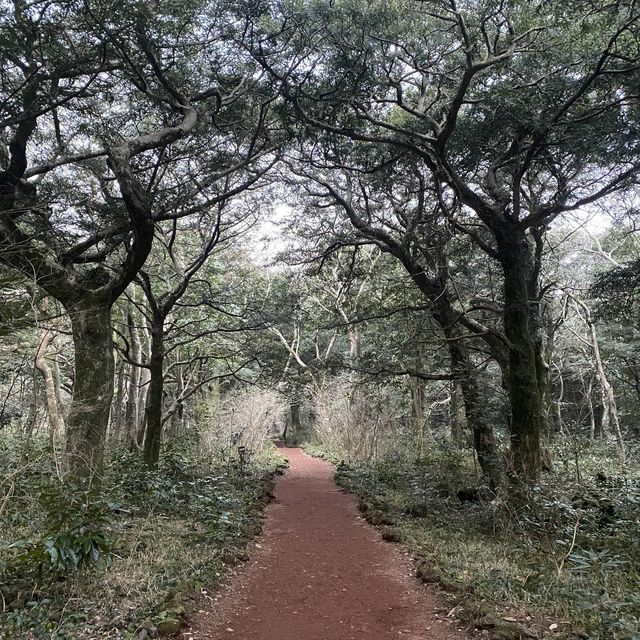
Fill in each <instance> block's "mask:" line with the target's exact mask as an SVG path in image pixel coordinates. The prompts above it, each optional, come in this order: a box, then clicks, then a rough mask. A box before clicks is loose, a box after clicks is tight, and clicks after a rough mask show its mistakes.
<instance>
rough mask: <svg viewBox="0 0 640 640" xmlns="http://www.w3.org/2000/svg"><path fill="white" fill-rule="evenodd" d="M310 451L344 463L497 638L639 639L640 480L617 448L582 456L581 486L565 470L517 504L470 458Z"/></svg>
mask: <svg viewBox="0 0 640 640" xmlns="http://www.w3.org/2000/svg"><path fill="white" fill-rule="evenodd" d="M307 451H309V452H310V453H315V454H316V455H318V454H323V455H327V456H328V457H330V458H331V459H333V461H334V462H336V463H337V464H338V468H337V473H336V479H337V481H338V483H339V485H341V486H342V487H343V488H345V489H347V490H349V491H351V492H354V493H356V494H357V495H358V496H359V497H360V507H361V510H362V511H363V512H364V515H365V517H366V518H367V520H369V522H371V523H373V524H377V525H383V526H384V529H383V536H384V537H385V538H386V539H389V540H394V541H400V542H402V543H403V544H404V545H406V546H407V547H408V548H409V549H410V550H411V551H412V552H413V553H414V554H416V556H417V557H418V558H420V559H421V564H420V565H419V568H418V574H419V576H420V577H421V578H422V579H423V580H424V581H425V582H434V583H439V584H440V585H441V586H443V587H444V588H445V589H446V590H448V591H451V592H452V593H455V594H458V597H459V603H458V606H457V607H456V613H457V615H458V616H459V617H461V618H463V619H466V620H467V621H468V622H471V623H473V624H475V625H477V626H479V627H480V628H485V629H488V630H491V631H492V632H493V634H494V637H496V638H505V639H506V638H521V637H527V636H531V637H537V636H540V635H544V634H547V633H553V634H554V635H556V636H565V637H571V636H573V637H576V636H578V637H584V638H593V639H594V640H606V639H612V640H614V639H615V640H632V639H633V640H637V639H638V638H640V626H639V621H640V573H639V570H640V547H639V546H638V543H637V541H638V539H639V537H640V536H639V534H640V475H639V473H638V469H637V468H634V469H630V468H627V469H625V470H624V473H622V472H621V469H620V468H618V466H617V464H616V462H615V459H614V458H612V457H610V456H609V450H608V449H607V448H606V447H603V446H600V445H593V446H592V448H591V449H590V450H585V451H584V452H583V455H582V457H581V459H580V461H579V464H580V466H581V469H580V470H579V471H580V473H579V478H576V473H575V471H576V470H575V468H574V466H572V465H565V466H564V467H559V468H557V469H556V470H555V471H554V472H553V473H550V474H547V475H545V476H544V477H543V478H542V480H541V481H540V483H539V484H538V485H536V486H535V487H533V488H532V489H530V490H529V491H527V492H526V493H525V494H524V495H523V494H522V492H518V496H517V499H516V498H514V497H512V496H510V495H509V492H507V491H505V492H503V494H501V495H499V496H498V497H496V498H494V499H492V500H489V499H485V500H482V499H481V498H482V497H483V487H482V483H481V481H480V479H479V477H478V475H477V472H476V469H475V468H474V465H473V463H472V461H471V459H470V456H469V452H468V451H463V452H461V451H458V450H455V449H448V450H447V449H442V448H437V447H436V448H434V449H433V450H431V451H430V452H429V453H428V454H427V456H426V457H425V458H424V459H422V460H420V461H418V462H408V461H407V460H406V459H401V458H399V457H398V458H395V459H386V460H380V461H375V462H358V461H347V462H344V461H341V460H340V457H339V456H336V454H335V453H333V454H332V453H328V454H327V452H322V451H321V450H320V449H318V448H313V447H310V448H307ZM563 457H564V456H563ZM558 458H559V459H562V457H561V456H558Z"/></svg>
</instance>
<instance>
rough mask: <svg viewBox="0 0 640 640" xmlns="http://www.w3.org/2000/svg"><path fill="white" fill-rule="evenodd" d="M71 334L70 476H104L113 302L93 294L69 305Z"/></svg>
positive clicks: (90, 478)
mask: <svg viewBox="0 0 640 640" xmlns="http://www.w3.org/2000/svg"><path fill="white" fill-rule="evenodd" d="M67 312H68V313H69V317H70V318H71V328H72V333H73V346H74V350H75V358H74V363H75V367H74V380H73V398H72V402H71V410H70V412H69V416H68V418H67V433H66V442H65V464H66V466H67V469H68V470H69V471H70V472H71V473H72V475H74V476H76V477H78V478H81V479H84V480H86V481H89V482H92V481H93V480H95V479H98V480H99V479H100V476H101V474H102V465H103V458H104V445H105V439H106V434H107V426H108V423H109V412H110V409H111V400H112V397H113V380H114V376H113V374H114V358H113V339H112V327H111V304H110V301H107V300H105V299H103V300H96V299H94V298H93V296H91V295H86V296H85V297H83V298H82V299H78V300H76V301H75V303H74V304H73V305H71V306H69V305H67Z"/></svg>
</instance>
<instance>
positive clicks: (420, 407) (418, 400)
mask: <svg viewBox="0 0 640 640" xmlns="http://www.w3.org/2000/svg"><path fill="white" fill-rule="evenodd" d="M411 398H412V404H413V419H414V422H415V430H416V448H417V450H418V460H421V459H422V458H424V428H425V422H426V421H425V416H424V387H423V384H422V381H421V380H420V379H419V378H413V379H412V385H411Z"/></svg>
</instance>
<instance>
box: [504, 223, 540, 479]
mask: <svg viewBox="0 0 640 640" xmlns="http://www.w3.org/2000/svg"><path fill="white" fill-rule="evenodd" d="M498 250H499V255H500V260H501V263H502V269H503V272H504V332H505V336H506V338H507V341H508V358H509V366H508V393H509V402H510V407H511V454H510V466H511V471H512V472H513V473H514V474H515V476H516V477H518V478H520V479H521V480H524V481H532V480H536V479H537V478H538V475H539V473H540V469H541V467H542V448H541V432H542V424H543V420H544V415H543V412H544V407H543V405H544V403H543V391H542V390H541V388H540V382H541V380H542V379H543V372H542V371H541V370H540V369H541V367H543V366H544V365H543V364H542V357H541V348H542V339H541V327H540V324H539V322H537V321H536V318H537V317H539V310H538V300H537V295H536V291H535V288H536V285H537V282H535V281H536V279H537V276H536V274H535V267H534V264H533V260H534V256H533V250H532V248H531V247H530V246H529V242H528V240H527V238H526V236H525V232H524V230H522V229H521V228H520V227H519V225H517V224H513V225H511V226H509V227H508V228H507V227H506V226H505V229H504V234H503V236H502V237H499V238H498Z"/></svg>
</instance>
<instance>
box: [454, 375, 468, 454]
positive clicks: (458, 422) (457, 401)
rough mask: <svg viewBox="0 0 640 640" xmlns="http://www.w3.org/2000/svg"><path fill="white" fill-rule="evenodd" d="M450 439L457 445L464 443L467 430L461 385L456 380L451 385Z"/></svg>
mask: <svg viewBox="0 0 640 640" xmlns="http://www.w3.org/2000/svg"><path fill="white" fill-rule="evenodd" d="M450 411H451V439H452V440H453V442H455V443H456V444H457V445H463V444H464V443H465V434H466V433H467V429H468V428H469V423H468V422H467V416H466V413H465V405H464V398H463V396H462V385H461V384H460V382H459V381H458V380H454V381H453V382H452V383H451V409H450Z"/></svg>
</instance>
